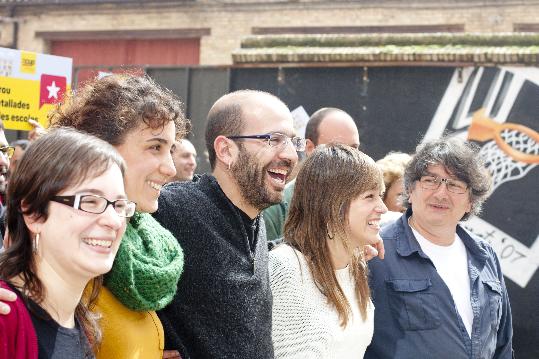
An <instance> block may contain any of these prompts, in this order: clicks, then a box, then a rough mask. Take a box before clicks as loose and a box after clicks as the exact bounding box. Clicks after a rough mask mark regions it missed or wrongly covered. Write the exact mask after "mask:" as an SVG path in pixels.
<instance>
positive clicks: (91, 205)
mask: <svg viewBox="0 0 539 359" xmlns="http://www.w3.org/2000/svg"><path fill="white" fill-rule="evenodd" d="M51 201H54V202H58V203H61V204H65V205H66V206H70V207H73V208H75V209H79V210H81V211H83V212H88V213H94V214H101V213H103V212H105V211H106V210H107V207H108V205H109V204H110V205H112V208H114V210H115V211H116V213H117V214H118V216H120V217H126V218H128V217H131V216H133V214H135V207H136V205H137V204H136V203H135V202H131V201H129V200H127V199H117V200H116V201H109V200H108V199H106V198H105V197H101V196H98V195H95V194H76V195H74V196H54V197H52V199H51Z"/></svg>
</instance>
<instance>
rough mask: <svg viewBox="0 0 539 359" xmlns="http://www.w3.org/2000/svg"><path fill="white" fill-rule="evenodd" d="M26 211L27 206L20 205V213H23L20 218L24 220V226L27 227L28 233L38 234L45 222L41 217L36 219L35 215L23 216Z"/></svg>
mask: <svg viewBox="0 0 539 359" xmlns="http://www.w3.org/2000/svg"><path fill="white" fill-rule="evenodd" d="M27 210H28V205H26V204H24V203H22V204H21V212H22V213H23V215H22V218H23V219H24V224H26V227H28V229H29V230H30V232H32V233H40V232H41V227H42V226H43V223H45V220H44V219H43V217H38V216H37V215H36V214H35V213H32V214H24V213H25V212H26V211H27Z"/></svg>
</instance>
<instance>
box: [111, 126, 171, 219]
mask: <svg viewBox="0 0 539 359" xmlns="http://www.w3.org/2000/svg"><path fill="white" fill-rule="evenodd" d="M175 137H176V128H175V126H174V122H172V121H170V122H168V123H167V124H166V125H165V126H164V127H162V128H161V127H159V128H156V129H153V128H150V127H148V126H146V125H145V124H141V125H140V126H139V127H137V128H135V129H134V130H133V131H130V132H129V133H128V134H127V135H126V137H125V139H124V141H123V143H122V144H120V145H118V146H115V147H116V150H118V152H119V153H120V154H121V155H122V157H123V158H124V160H125V162H126V164H127V171H126V173H125V189H126V193H127V197H128V198H129V199H130V200H131V201H133V202H136V203H137V211H140V212H147V213H153V212H155V211H157V199H158V197H159V192H160V191H161V187H162V186H163V185H164V184H165V183H167V182H169V180H170V178H171V177H173V176H174V175H175V174H176V169H175V168H174V162H173V160H172V155H171V151H172V149H173V146H175V145H174V142H175Z"/></svg>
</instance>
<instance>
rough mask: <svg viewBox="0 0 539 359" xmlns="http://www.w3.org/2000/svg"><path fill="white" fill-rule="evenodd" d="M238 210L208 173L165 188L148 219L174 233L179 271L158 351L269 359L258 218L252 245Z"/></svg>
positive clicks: (264, 259)
mask: <svg viewBox="0 0 539 359" xmlns="http://www.w3.org/2000/svg"><path fill="white" fill-rule="evenodd" d="M242 215H244V214H242V212H241V211H240V210H239V209H238V208H237V207H235V206H234V205H233V204H232V202H230V200H229V199H228V198H227V197H226V196H225V194H224V193H223V191H222V190H221V188H220V186H219V184H218V183H217V180H216V179H215V178H214V177H213V176H209V175H203V176H202V177H200V179H199V180H198V181H196V182H182V183H179V182H177V183H172V184H170V185H168V186H166V187H165V188H163V190H162V191H161V196H160V198H159V210H158V211H157V212H156V213H155V218H156V219H157V220H158V221H159V222H160V223H161V224H162V225H163V226H164V227H165V228H167V229H168V230H170V231H171V232H172V234H174V236H175V237H176V238H177V239H178V241H179V243H180V245H181V246H182V249H183V252H184V254H185V266H184V271H183V274H182V278H181V279H180V282H179V283H178V291H177V293H176V296H175V298H174V300H173V301H172V303H171V304H170V305H168V306H167V307H166V308H164V309H163V310H161V311H159V312H158V315H159V318H160V319H161V322H162V323H163V327H164V329H165V347H166V348H167V349H178V350H179V351H180V353H181V355H182V358H184V359H185V358H196V359H198V358H242V359H249V358H257V359H260V358H273V346H272V341H271V305H272V297H271V291H270V287H269V275H268V250H267V243H266V230H265V228H264V224H263V223H264V221H259V223H260V228H259V230H258V235H257V236H256V235H255V236H254V243H253V248H254V252H253V251H252V250H251V248H250V245H249V235H248V234H247V231H246V226H245V225H244V223H243V220H242Z"/></svg>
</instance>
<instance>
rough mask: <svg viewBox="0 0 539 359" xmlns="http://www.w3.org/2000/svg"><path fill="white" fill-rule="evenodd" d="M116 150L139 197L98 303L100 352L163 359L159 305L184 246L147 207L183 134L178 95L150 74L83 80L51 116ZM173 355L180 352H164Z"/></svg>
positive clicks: (170, 289) (170, 291) (129, 188)
mask: <svg viewBox="0 0 539 359" xmlns="http://www.w3.org/2000/svg"><path fill="white" fill-rule="evenodd" d="M51 125H52V126H53V127H56V126H67V127H73V128H76V129H78V130H81V131H84V132H87V133H90V134H92V135H94V136H97V137H99V138H101V139H103V140H105V141H107V142H108V143H110V144H111V145H113V146H114V148H116V150H117V151H118V152H119V153H120V155H122V157H123V159H124V160H125V162H126V165H127V171H126V175H125V182H126V192H127V195H128V196H129V198H130V199H131V200H133V201H134V202H136V203H137V208H136V213H135V214H134V215H133V217H132V218H131V220H130V221H129V224H128V225H127V230H126V232H125V235H124V238H123V240H122V244H121V246H120V248H119V250H118V255H117V256H116V260H115V262H114V265H113V267H112V270H111V272H110V273H108V274H107V275H106V276H105V283H104V288H103V290H102V291H101V294H100V296H99V298H98V301H97V309H96V310H97V312H99V313H101V314H102V316H103V318H102V320H101V325H102V326H103V342H102V344H101V347H100V349H99V352H98V353H97V357H98V358H114V359H116V358H144V359H146V358H148V359H151V358H162V357H163V348H164V332H163V326H162V324H161V322H160V320H159V318H158V317H157V314H156V311H157V310H159V309H162V308H164V307H165V306H166V305H167V304H168V303H169V302H170V301H171V300H172V299H173V297H174V294H175V293H176V289H177V284H178V280H179V279H180V275H181V273H182V270H183V252H182V250H181V248H180V245H179V244H178V241H177V240H176V238H174V236H173V235H172V234H171V233H170V232H169V231H167V230H166V229H164V228H163V227H162V226H161V225H159V223H157V221H156V220H155V219H153V217H152V216H151V215H150V213H153V212H155V211H156V210H157V198H158V197H159V193H160V190H161V187H162V186H163V185H164V184H165V183H167V182H169V181H170V178H172V177H173V176H174V175H175V174H176V170H175V167H174V162H173V160H172V155H171V152H172V150H173V148H174V147H173V146H174V144H175V140H176V139H178V138H181V137H183V136H184V135H185V133H186V132H187V126H188V121H187V120H186V119H185V117H184V116H183V114H182V104H181V102H180V100H179V99H178V98H177V97H176V96H175V95H173V94H172V93H171V92H170V91H168V90H165V89H163V88H161V87H160V86H158V85H157V84H156V83H155V82H153V81H152V80H151V79H150V78H148V77H138V76H131V75H111V76H107V77H105V78H102V79H99V80H94V81H92V82H89V83H87V84H86V85H85V86H84V87H83V88H80V89H78V91H77V93H76V94H75V95H74V96H73V97H72V98H70V99H69V100H68V101H67V102H66V103H65V104H64V105H63V106H62V107H61V108H59V109H58V110H57V111H56V112H55V113H54V114H53V115H52V117H51ZM166 354H167V357H174V355H177V353H172V356H169V355H170V354H171V353H166Z"/></svg>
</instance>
